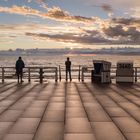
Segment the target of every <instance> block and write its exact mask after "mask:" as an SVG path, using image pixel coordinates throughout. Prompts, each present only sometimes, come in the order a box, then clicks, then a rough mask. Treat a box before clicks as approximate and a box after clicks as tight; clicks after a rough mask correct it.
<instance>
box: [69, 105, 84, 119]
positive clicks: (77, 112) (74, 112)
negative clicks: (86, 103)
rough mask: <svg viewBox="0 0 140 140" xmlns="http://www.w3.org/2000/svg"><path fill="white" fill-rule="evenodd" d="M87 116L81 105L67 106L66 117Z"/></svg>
mask: <svg viewBox="0 0 140 140" xmlns="http://www.w3.org/2000/svg"><path fill="white" fill-rule="evenodd" d="M82 117H87V116H86V113H85V110H84V109H83V108H81V107H67V108H66V118H82Z"/></svg>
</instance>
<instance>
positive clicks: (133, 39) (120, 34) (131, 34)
mask: <svg viewBox="0 0 140 140" xmlns="http://www.w3.org/2000/svg"><path fill="white" fill-rule="evenodd" d="M103 31H104V33H105V34H106V35H107V36H109V37H111V38H116V39H117V38H118V41H119V40H121V42H124V43H130V44H140V31H138V30H137V28H136V27H127V29H124V28H123V26H122V25H117V26H115V27H108V28H104V29H103ZM123 39H124V41H123Z"/></svg>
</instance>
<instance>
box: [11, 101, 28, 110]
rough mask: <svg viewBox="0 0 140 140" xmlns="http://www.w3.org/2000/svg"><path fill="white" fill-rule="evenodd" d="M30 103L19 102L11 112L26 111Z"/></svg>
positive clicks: (13, 106) (12, 107)
mask: <svg viewBox="0 0 140 140" xmlns="http://www.w3.org/2000/svg"><path fill="white" fill-rule="evenodd" d="M29 104H30V102H18V103H15V104H14V105H12V106H11V107H10V109H11V110H14V109H15V110H24V109H25V108H26V107H27V106H29Z"/></svg>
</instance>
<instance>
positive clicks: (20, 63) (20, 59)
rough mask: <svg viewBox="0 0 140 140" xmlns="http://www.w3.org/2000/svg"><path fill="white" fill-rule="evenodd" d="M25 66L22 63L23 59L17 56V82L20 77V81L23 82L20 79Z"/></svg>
mask: <svg viewBox="0 0 140 140" xmlns="http://www.w3.org/2000/svg"><path fill="white" fill-rule="evenodd" d="M24 67H25V64H24V61H23V60H22V58H21V57H19V58H18V60H17V61H16V74H17V77H18V83H19V79H20V82H21V83H22V82H24V81H23V80H22V77H23V68H24Z"/></svg>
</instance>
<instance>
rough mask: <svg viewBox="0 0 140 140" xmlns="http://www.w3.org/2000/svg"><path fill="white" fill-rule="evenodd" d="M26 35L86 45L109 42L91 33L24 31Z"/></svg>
mask: <svg viewBox="0 0 140 140" xmlns="http://www.w3.org/2000/svg"><path fill="white" fill-rule="evenodd" d="M26 35H27V36H31V37H39V38H42V39H49V40H53V41H57V42H65V43H67V42H68V43H80V44H87V45H92V44H104V43H109V41H108V40H107V39H105V38H103V37H101V36H100V35H98V36H97V34H96V36H92V35H87V34H81V35H78V34H71V33H67V34H55V35H49V34H42V33H40V34H37V33H26Z"/></svg>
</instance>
